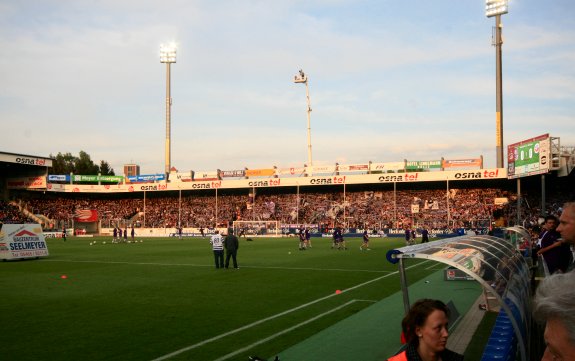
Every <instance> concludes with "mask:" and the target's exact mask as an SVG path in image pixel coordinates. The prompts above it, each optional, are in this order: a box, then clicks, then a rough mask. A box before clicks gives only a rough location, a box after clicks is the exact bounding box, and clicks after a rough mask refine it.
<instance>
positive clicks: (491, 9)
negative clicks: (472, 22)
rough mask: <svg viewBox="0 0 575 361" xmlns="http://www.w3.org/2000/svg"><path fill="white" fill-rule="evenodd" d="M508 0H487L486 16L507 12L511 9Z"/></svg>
mask: <svg viewBox="0 0 575 361" xmlns="http://www.w3.org/2000/svg"><path fill="white" fill-rule="evenodd" d="M508 3H509V1H508V0H485V16H487V17H488V18H490V17H492V16H495V15H503V14H507V12H508V11H509V6H508Z"/></svg>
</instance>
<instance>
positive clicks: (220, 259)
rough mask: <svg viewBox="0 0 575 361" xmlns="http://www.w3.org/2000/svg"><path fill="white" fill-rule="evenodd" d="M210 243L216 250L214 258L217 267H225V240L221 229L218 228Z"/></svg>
mask: <svg viewBox="0 0 575 361" xmlns="http://www.w3.org/2000/svg"><path fill="white" fill-rule="evenodd" d="M210 244H211V245H212V250H213V251H214V260H215V262H216V268H224V240H223V238H222V236H221V235H220V231H218V230H217V229H216V234H214V235H213V236H212V237H211V238H210Z"/></svg>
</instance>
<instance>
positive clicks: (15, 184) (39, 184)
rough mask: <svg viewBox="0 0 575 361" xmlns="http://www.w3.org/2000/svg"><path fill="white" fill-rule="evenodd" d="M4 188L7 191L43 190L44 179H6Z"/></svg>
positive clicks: (44, 186)
mask: <svg viewBox="0 0 575 361" xmlns="http://www.w3.org/2000/svg"><path fill="white" fill-rule="evenodd" d="M6 187H7V188H8V189H45V188H46V177H21V178H8V179H7V180H6Z"/></svg>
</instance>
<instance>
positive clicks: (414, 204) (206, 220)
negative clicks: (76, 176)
mask: <svg viewBox="0 0 575 361" xmlns="http://www.w3.org/2000/svg"><path fill="white" fill-rule="evenodd" d="M252 192H253V190H247V191H246V193H245V194H241V195H239V194H223V195H219V196H218V197H217V199H216V197H215V195H196V194H189V193H188V194H186V195H182V196H181V197H180V196H179V195H178V194H176V195H175V196H163V195H161V194H159V193H156V194H154V195H153V196H148V197H147V198H144V196H143V195H142V197H141V198H135V197H134V195H133V194H131V195H130V197H126V198H122V196H121V195H118V196H116V197H114V198H108V197H101V198H97V197H94V195H90V196H86V197H82V196H77V195H75V196H64V195H55V194H50V195H45V194H43V195H40V194H38V195H36V194H32V193H24V194H21V195H20V196H21V197H20V198H19V199H16V200H15V201H16V203H17V204H19V205H20V206H21V207H22V208H23V209H27V210H28V211H30V212H31V213H32V214H35V215H40V216H41V219H43V220H46V221H45V222H44V223H45V224H44V227H45V228H48V229H50V228H53V229H60V228H61V227H63V226H65V227H70V226H71V224H72V219H73V218H74V216H75V214H76V212H78V211H79V210H85V209H90V210H96V211H97V212H98V217H99V220H101V222H102V227H114V226H124V225H135V226H136V227H151V228H172V227H178V226H180V227H184V228H187V227H196V228H201V227H205V228H207V227H212V226H214V225H216V223H217V225H218V226H222V225H223V226H225V225H228V224H231V223H232V222H233V221H238V220H246V221H278V222H279V223H280V224H317V225H319V226H321V227H325V228H333V227H336V226H343V227H349V228H361V229H374V230H381V229H384V228H403V227H411V226H413V227H427V228H432V229H447V228H461V227H463V228H488V227H489V226H490V225H491V224H492V222H493V221H495V220H497V219H498V218H504V219H506V220H508V221H510V222H513V220H514V219H515V216H516V212H517V206H516V203H517V195H516V194H514V193H511V192H509V191H502V190H500V189H495V188H472V189H465V188H464V189H457V188H454V189H449V191H447V190H445V189H436V190H400V191H396V192H394V191H392V190H376V191H372V190H370V191H355V192H346V193H344V192H343V191H341V192H331V193H328V192H303V193H297V194H296V193H278V194H266V193H264V192H262V194H257V193H256V195H255V196H254V194H253V193H252ZM268 193H269V192H268ZM524 197H525V199H524V200H523V201H522V202H521V212H522V216H523V217H522V219H525V222H526V223H528V224H524V225H526V226H529V225H532V224H536V223H537V221H538V219H539V217H540V215H541V214H542V213H541V210H540V209H539V208H538V207H536V206H534V205H535V204H537V200H536V199H530V198H529V196H527V197H526V196H525V195H524ZM496 200H500V201H496ZM501 200H502V201H501ZM562 201H563V200H562V199H553V198H550V202H549V203H548V209H547V212H548V213H550V214H558V213H559V212H560V208H559V207H558V205H560V204H562ZM21 221H24V222H30V221H32V220H30V219H29V218H28V217H25V216H23V215H22V212H20V211H19V208H18V207H17V206H11V205H10V204H9V203H8V202H2V203H0V222H3V223H16V222H21ZM501 225H506V224H501Z"/></svg>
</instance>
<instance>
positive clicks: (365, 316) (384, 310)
mask: <svg viewBox="0 0 575 361" xmlns="http://www.w3.org/2000/svg"><path fill="white" fill-rule="evenodd" d="M443 272H444V271H443V270H441V271H436V272H434V273H431V274H430V275H429V276H427V277H425V278H423V279H421V280H420V281H418V282H417V283H414V284H412V285H410V286H409V299H410V302H411V303H412V304H413V303H414V302H415V301H417V300H418V299H421V298H434V299H440V300H442V301H443V302H445V303H447V302H449V301H452V302H453V304H454V305H455V307H456V308H457V310H458V311H459V314H460V319H459V320H461V318H462V317H463V316H464V315H465V314H466V313H467V311H468V310H469V308H470V307H471V305H472V304H473V303H474V302H475V300H476V299H477V297H479V295H480V294H481V286H480V285H479V283H477V282H475V281H444V280H443ZM407 279H408V281H409V273H408V275H407ZM403 315H404V310H403V296H402V294H401V292H397V293H394V294H393V295H391V296H389V297H387V298H385V299H384V300H381V301H379V302H377V303H375V304H374V305H372V306H369V307H367V308H365V309H364V310H362V311H360V312H358V313H357V314H355V315H353V316H351V317H349V318H347V319H345V320H342V321H340V322H338V323H337V324H335V325H333V326H331V327H329V328H327V329H325V330H323V331H322V332H320V333H318V334H316V335H314V336H312V337H310V338H308V339H307V340H305V341H303V342H301V343H299V344H297V345H295V346H293V347H291V348H289V349H287V350H285V351H282V352H281V353H280V354H279V356H280V360H281V361H319V360H354V361H376V360H377V361H380V360H386V359H387V358H388V357H390V356H392V355H393V354H395V353H396V352H397V351H398V350H399V348H400V347H401V342H400V333H401V319H402V318H403ZM270 359H273V357H270Z"/></svg>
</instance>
